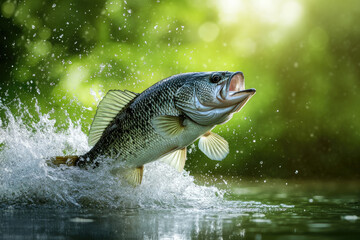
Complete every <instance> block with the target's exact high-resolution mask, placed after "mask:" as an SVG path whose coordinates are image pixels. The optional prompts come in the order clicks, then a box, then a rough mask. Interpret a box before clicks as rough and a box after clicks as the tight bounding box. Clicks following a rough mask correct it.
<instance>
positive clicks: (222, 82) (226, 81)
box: [175, 72, 256, 126]
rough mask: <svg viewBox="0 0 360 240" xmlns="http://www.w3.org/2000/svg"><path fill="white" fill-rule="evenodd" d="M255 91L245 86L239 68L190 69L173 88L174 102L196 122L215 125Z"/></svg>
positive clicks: (236, 109) (234, 111) (235, 110)
mask: <svg viewBox="0 0 360 240" xmlns="http://www.w3.org/2000/svg"><path fill="white" fill-rule="evenodd" d="M255 92H256V90H255V89H253V88H250V89H245V78H244V74H243V73H242V72H210V73H194V74H193V75H192V76H190V77H189V78H187V80H186V82H185V83H184V85H183V86H182V87H181V88H179V90H178V91H177V93H176V97H175V105H176V107H178V108H179V109H180V110H181V111H182V112H183V113H184V114H185V115H186V116H188V117H189V118H190V119H191V120H193V121H194V122H196V123H198V124H200V125H204V126H210V125H218V124H222V123H225V122H227V121H228V120H230V119H231V117H232V115H233V114H234V113H236V112H239V111H240V110H241V108H242V107H243V106H244V105H245V104H246V103H247V101H248V100H249V99H250V98H251V97H252V96H253V95H254V94H255Z"/></svg>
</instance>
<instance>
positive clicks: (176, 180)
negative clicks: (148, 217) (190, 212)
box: [0, 102, 224, 209]
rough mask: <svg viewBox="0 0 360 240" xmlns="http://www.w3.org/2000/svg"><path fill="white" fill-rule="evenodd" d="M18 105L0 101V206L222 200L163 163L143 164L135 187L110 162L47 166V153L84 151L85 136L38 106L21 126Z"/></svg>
mask: <svg viewBox="0 0 360 240" xmlns="http://www.w3.org/2000/svg"><path fill="white" fill-rule="evenodd" d="M20 105H21V106H19V107H21V108H23V109H20V111H19V112H22V114H19V115H18V116H15V115H14V114H13V113H11V112H10V110H9V109H8V108H7V107H6V106H3V105H2V104H1V102H0V111H2V112H5V118H4V119H3V121H0V203H1V204H3V205H5V206H17V205H25V206H28V205H35V206H37V205H42V206H43V205H49V206H60V207H61V206H79V207H94V208H102V207H104V208H122V207H126V208H129V207H134V208H138V207H141V208H147V209H148V208H150V209H153V208H175V209H177V208H190V209H193V208H196V209H207V208H214V207H216V206H220V205H221V203H222V201H223V194H224V192H223V191H220V190H219V189H217V188H216V187H204V186H198V185H196V184H195V183H194V178H193V177H192V176H190V175H189V173H188V172H185V171H184V172H183V173H178V172H177V171H176V170H174V169H172V168H171V167H169V166H167V165H165V164H163V163H157V162H154V163H150V164H147V165H145V172H144V178H143V183H142V184H141V185H140V186H139V187H137V188H135V189H134V188H133V187H131V186H129V185H128V184H127V183H125V182H124V181H123V180H121V179H118V178H116V177H115V176H113V175H112V174H111V173H110V171H111V170H112V167H111V164H102V165H100V167H98V168H95V169H90V170H81V169H79V168H76V167H65V166H64V167H56V168H53V167H49V166H47V165H46V162H45V161H46V159H47V158H49V157H51V156H63V155H64V154H66V155H68V154H76V155H78V154H82V153H85V152H86V151H88V150H89V147H88V145H87V136H86V134H84V133H83V132H82V131H81V126H80V124H75V123H74V122H72V121H71V120H70V119H68V125H69V127H68V128H67V129H65V130H62V129H60V128H57V127H56V126H55V120H52V119H51V118H50V116H49V114H41V113H40V112H39V110H38V116H36V117H35V118H33V119H31V121H30V124H26V123H25V121H23V119H24V118H25V117H26V116H27V114H28V111H27V109H26V107H24V106H23V105H22V104H20ZM37 109H38V108H37ZM59 114H61V113H59ZM36 119H37V120H36Z"/></svg>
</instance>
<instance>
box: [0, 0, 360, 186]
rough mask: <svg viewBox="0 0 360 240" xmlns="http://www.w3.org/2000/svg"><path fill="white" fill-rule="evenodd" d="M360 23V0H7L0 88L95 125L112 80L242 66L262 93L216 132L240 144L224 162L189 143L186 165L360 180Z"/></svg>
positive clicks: (144, 83) (143, 81)
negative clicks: (99, 106)
mask: <svg viewBox="0 0 360 240" xmlns="http://www.w3.org/2000/svg"><path fill="white" fill-rule="evenodd" d="M359 22H360V2H359V1H334V0H330V1H327V0H318V1H311V0H304V1H300V0H298V1H296V0H278V1H268V0H254V1H250V0H249V1H246V0H223V1H221V0H212V1H206V0H185V1H176V0H167V1H165V0H158V1H155V0H147V1H141V0H127V1H124V0H107V1H105V0H94V1H85V0H77V1H72V0H62V1H44V0H31V1H30V0H27V1H14V0H10V1H9V0H7V1H2V2H1V18H0V27H1V29H0V33H1V34H0V44H1V48H2V50H1V53H0V61H1V64H0V70H1V83H0V97H1V101H2V102H3V103H4V104H5V105H8V106H12V105H13V107H14V108H16V107H17V105H16V104H12V103H14V99H20V100H21V102H22V103H23V104H25V105H29V106H33V105H34V101H38V102H39V106H40V107H41V110H42V111H43V112H44V113H47V112H49V111H51V110H52V109H53V110H52V111H51V116H52V117H53V118H55V119H56V120H57V122H58V125H59V127H62V126H65V125H63V124H64V123H65V122H66V121H65V120H66V119H67V118H68V117H70V118H71V119H73V120H74V121H79V120H80V122H81V124H82V126H83V130H84V132H87V131H88V127H89V125H90V123H91V121H92V117H93V115H94V114H95V111H96V105H97V102H98V101H99V99H101V97H102V96H104V94H105V93H106V92H107V91H108V90H110V89H128V90H132V91H135V92H142V91H143V90H144V89H146V88H147V87H149V86H151V85H152V84H154V83H155V82H157V81H159V80H161V79H163V78H165V77H168V76H171V75H174V74H178V73H181V72H192V71H193V72H199V71H216V70H221V71H239V70H240V71H243V72H244V73H245V77H246V79H247V82H246V85H247V87H253V88H256V89H257V94H256V95H255V96H254V97H253V98H252V99H251V100H250V102H249V103H248V104H247V105H246V106H245V108H244V109H243V110H242V111H241V112H240V113H239V114H237V115H235V116H234V118H233V119H232V120H231V121H230V122H228V123H227V124H226V125H223V126H219V127H217V128H216V129H215V131H216V132H219V133H220V135H222V136H224V137H225V138H226V139H228V141H229V142H230V147H231V153H230V154H229V156H228V157H227V158H226V159H225V160H223V161H222V162H216V161H211V160H208V159H206V157H205V156H204V155H203V154H202V153H201V152H200V151H198V150H196V148H194V147H192V148H191V151H192V153H191V154H189V159H188V161H187V166H186V168H187V169H188V170H190V171H191V172H192V173H199V172H200V173H205V174H211V173H213V174H219V173H220V174H225V175H226V174H228V175H237V176H240V177H244V178H245V177H253V178H256V179H260V180H261V179H266V178H267V177H281V178H309V177H312V178H313V177H324V178H330V177H332V178H333V177H359V176H360V174H359V169H360V150H359V147H358V145H359V144H360V133H359V129H360V121H359V117H360V116H359V115H360V110H359V109H360V108H359V105H358V104H360V95H359V85H360V80H359V77H360V46H359V44H360V28H359V27H358V25H357V24H358V23H359ZM65 127H66V126H65Z"/></svg>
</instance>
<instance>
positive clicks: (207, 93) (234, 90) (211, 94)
mask: <svg viewBox="0 0 360 240" xmlns="http://www.w3.org/2000/svg"><path fill="white" fill-rule="evenodd" d="M254 93H255V89H247V90H245V83H244V76H243V74H242V73H241V72H235V73H233V72H199V73H184V74H179V75H175V76H172V77H169V78H166V79H164V80H162V81H160V82H158V83H156V84H154V85H153V86H151V87H149V88H148V89H146V90H145V91H144V92H142V93H141V94H136V93H133V92H130V91H120V90H112V91H109V93H108V94H107V95H106V96H105V97H104V98H103V100H102V101H101V102H100V103H99V106H98V109H97V113H96V115H95V118H94V121H93V124H92V126H91V129H90V132H89V144H91V145H93V147H92V148H91V150H90V151H89V152H87V153H86V154H84V155H82V156H80V157H79V158H77V159H76V161H74V165H77V166H80V167H86V166H88V165H89V164H94V163H96V162H97V160H98V159H99V157H107V158H111V159H114V161H116V162H117V163H120V164H121V165H122V166H124V167H125V169H127V170H125V171H124V172H125V173H124V175H125V176H128V177H127V179H128V180H129V181H130V182H133V183H134V184H139V183H140V182H141V178H142V173H143V165H144V164H146V163H149V162H152V161H155V160H162V161H164V162H167V163H168V164H170V165H171V166H173V167H175V168H176V169H177V170H179V171H182V169H183V167H184V164H185V160H186V147H187V146H188V145H190V144H192V143H193V142H194V141H195V140H197V139H198V138H200V141H199V147H200V149H201V150H202V151H203V152H204V153H205V154H206V155H207V156H208V157H210V158H211V159H213V160H222V159H223V158H225V157H226V155H227V154H228V152H229V147H228V143H227V142H226V140H225V139H223V138H222V137H220V136H218V135H217V134H215V133H211V132H210V131H211V129H212V128H214V127H215V126H216V125H219V124H222V123H224V122H226V121H228V120H230V119H231V117H232V115H233V114H234V113H236V112H238V111H240V109H241V108H242V107H243V106H244V104H245V103H246V102H247V101H248V100H249V99H250V97H251V96H252V95H253V94H254Z"/></svg>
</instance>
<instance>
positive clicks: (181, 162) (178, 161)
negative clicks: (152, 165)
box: [158, 147, 186, 172]
mask: <svg viewBox="0 0 360 240" xmlns="http://www.w3.org/2000/svg"><path fill="white" fill-rule="evenodd" d="M158 160H160V161H162V162H165V163H167V164H169V165H170V166H172V167H174V168H175V169H176V170H178V171H179V172H182V170H183V169H184V166H185V161H186V147H184V148H182V149H179V150H176V151H173V152H170V153H168V154H166V155H165V156H163V157H161V158H160V159H158Z"/></svg>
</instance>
